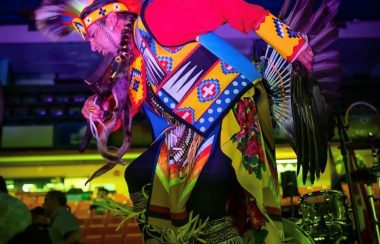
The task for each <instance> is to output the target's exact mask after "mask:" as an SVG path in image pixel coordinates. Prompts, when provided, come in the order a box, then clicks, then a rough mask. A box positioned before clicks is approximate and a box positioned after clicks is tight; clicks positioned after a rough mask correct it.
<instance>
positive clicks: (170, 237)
mask: <svg viewBox="0 0 380 244" xmlns="http://www.w3.org/2000/svg"><path fill="white" fill-rule="evenodd" d="M207 222H208V218H207V219H206V220H204V221H202V220H201V219H200V218H199V215H196V216H194V217H193V212H190V213H189V222H188V223H187V224H185V225H183V226H181V227H179V228H176V229H175V228H163V227H157V226H151V225H146V228H145V230H146V233H148V234H149V235H150V236H152V237H153V238H155V239H158V240H159V241H160V242H161V243H170V244H188V243H190V241H192V240H197V241H199V242H201V243H207V242H206V241H205V240H204V239H202V238H200V237H199V236H200V235H202V234H204V232H203V231H202V229H203V228H204V227H205V226H206V225H207ZM150 231H154V232H158V233H161V238H158V237H156V236H154V235H153V234H150Z"/></svg>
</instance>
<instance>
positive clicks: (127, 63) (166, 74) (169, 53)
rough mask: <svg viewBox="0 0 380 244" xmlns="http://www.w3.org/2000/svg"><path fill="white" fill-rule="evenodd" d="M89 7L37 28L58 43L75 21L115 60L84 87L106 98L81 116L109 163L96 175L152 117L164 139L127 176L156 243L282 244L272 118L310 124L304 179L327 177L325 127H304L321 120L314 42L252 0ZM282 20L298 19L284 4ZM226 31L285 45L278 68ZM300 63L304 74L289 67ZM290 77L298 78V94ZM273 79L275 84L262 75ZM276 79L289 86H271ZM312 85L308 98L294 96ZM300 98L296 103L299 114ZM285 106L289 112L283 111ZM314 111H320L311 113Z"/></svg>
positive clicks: (47, 13) (105, 0)
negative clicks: (115, 142) (134, 128)
mask: <svg viewBox="0 0 380 244" xmlns="http://www.w3.org/2000/svg"><path fill="white" fill-rule="evenodd" d="M307 2H308V1H300V2H298V3H297V4H296V6H295V8H293V10H292V11H290V14H289V16H291V17H289V18H288V22H289V23H293V24H294V25H297V24H299V22H300V21H299V19H298V18H300V17H301V18H302V15H303V13H304V12H307V13H308V14H309V15H311V12H310V11H305V9H306V10H310V8H311V7H310V4H308V3H307ZM79 3H80V1H71V2H63V3H60V1H46V2H44V3H43V6H42V7H41V8H40V9H39V10H38V11H37V12H36V20H37V25H38V27H39V29H40V30H41V31H42V32H44V33H46V34H48V35H50V36H52V37H53V38H58V37H60V36H62V35H65V34H67V33H68V32H69V31H70V30H71V24H72V26H73V28H74V29H75V30H76V31H78V32H79V33H80V35H81V36H82V37H83V38H84V39H85V40H87V41H88V42H89V43H90V45H91V48H92V51H94V52H99V53H100V54H102V55H104V56H107V57H106V59H105V62H104V63H103V64H102V65H101V67H100V68H99V69H98V70H97V72H95V74H94V76H92V77H90V78H89V79H88V80H86V82H87V83H88V84H89V85H90V86H91V87H92V88H93V90H94V91H95V92H96V93H97V94H96V95H94V96H91V97H89V98H88V99H87V101H86V102H85V104H84V107H83V109H82V113H83V115H84V117H86V119H88V121H89V123H90V124H91V125H92V127H91V128H92V131H93V134H94V135H95V136H96V137H97V139H98V144H97V145H98V149H99V152H100V153H101V154H102V155H103V156H104V157H105V158H106V159H107V160H108V163H107V164H106V165H105V166H104V167H102V168H101V169H99V170H98V171H97V172H95V173H94V175H93V176H92V177H91V179H92V178H93V177H96V176H99V175H101V174H102V173H104V172H106V171H107V170H109V169H111V168H112V167H114V165H116V164H117V163H125V162H123V160H122V156H123V155H124V154H125V153H126V152H127V149H128V148H129V146H130V141H131V131H130V127H131V120H132V117H133V116H134V115H135V114H136V113H137V112H138V111H139V110H142V111H143V112H144V113H145V115H146V116H147V118H148V119H149V121H150V123H151V125H152V134H153V138H154V142H153V143H152V145H151V146H149V147H148V149H147V150H146V151H145V152H144V153H142V155H141V156H139V157H138V158H137V159H136V160H134V161H133V162H131V163H130V164H129V165H127V168H126V171H125V179H126V182H127V184H128V189H129V193H130V197H131V199H132V201H133V209H130V210H128V211H127V210H125V211H126V212H128V214H129V215H130V216H137V220H138V222H139V223H140V226H141V229H142V231H143V236H144V240H145V241H146V243H155V242H158V243H262V242H266V243H278V242H280V241H281V239H282V238H283V231H282V223H281V209H280V205H279V189H278V181H277V171H276V164H275V155H274V140H273V135H272V130H273V126H272V125H273V122H274V121H275V120H276V121H277V122H278V123H279V125H280V126H281V127H283V128H285V129H289V123H291V124H293V123H294V125H296V126H297V125H306V126H304V127H302V130H301V131H294V130H293V131H290V132H289V133H288V135H289V137H290V138H291V139H292V140H293V141H292V142H293V145H294V146H295V148H297V151H298V152H299V157H300V158H299V161H300V162H301V164H302V165H303V169H304V172H303V173H304V177H306V176H305V175H306V174H307V172H308V171H310V175H311V176H312V177H314V176H315V175H317V176H318V175H319V173H320V172H321V171H323V169H324V166H323V162H320V163H322V165H319V164H318V161H314V159H313V160H311V157H310V155H314V156H315V155H319V156H320V155H322V157H323V155H324V152H323V148H322V149H320V148H316V150H317V151H314V150H313V149H314V148H313V149H311V150H305V148H309V146H310V145H314V144H315V143H316V142H315V141H314V139H315V136H316V135H317V134H316V133H318V132H320V131H321V130H319V129H320V128H319V127H318V126H320V125H319V124H317V123H316V124H311V123H307V122H306V120H309V121H310V118H311V119H316V111H315V110H314V109H315V107H314V105H313V104H312V105H310V103H313V101H314V100H313V99H315V98H314V97H315V95H314V93H313V85H312V84H311V83H310V82H309V80H308V81H307V82H303V81H304V79H305V77H306V78H308V79H309V78H310V76H309V73H308V72H313V64H315V62H313V55H314V54H313V51H312V45H310V43H309V42H308V38H307V37H306V35H302V34H300V33H298V32H296V31H295V30H293V29H292V28H291V27H290V26H289V25H287V24H285V23H284V22H283V21H282V20H280V19H279V18H277V17H275V16H273V15H272V14H271V13H269V12H268V11H267V10H265V9H263V8H262V7H260V6H258V5H254V4H249V3H247V2H245V1H242V0H234V1H232V2H231V1H225V0H222V1H215V0H206V1H199V0H189V1H187V0H186V1H178V0H152V1H146V2H144V4H143V5H141V4H140V3H139V2H137V1H136V0H123V1H114V0H95V1H94V2H93V3H91V4H89V5H85V6H80V4H79ZM337 5H338V4H337V1H332V0H331V1H326V2H324V5H323V6H322V7H321V8H320V9H319V11H321V9H324V10H328V11H329V12H328V14H327V16H326V15H325V16H324V17H323V18H326V21H321V20H319V21H318V25H321V26H319V27H318V28H323V25H325V24H327V23H330V22H331V16H334V15H335V13H336V8H337ZM75 10H77V12H75ZM282 12H284V13H285V12H288V11H287V5H286V4H285V7H284V8H283V10H282ZM322 12H323V11H322ZM57 13H58V14H57ZM64 13H66V15H64V16H61V14H64ZM67 13H69V14H67ZM284 13H282V14H280V15H284ZM303 17H305V16H303ZM308 17H311V16H308ZM315 18H317V17H315ZM295 19H298V20H295ZM316 22H317V21H316V19H313V18H311V21H310V22H309V24H310V26H308V28H309V29H310V30H315V29H314V27H315V25H316ZM224 23H229V24H230V25H231V26H232V27H234V28H236V29H238V30H240V31H242V32H245V33H246V32H248V31H250V30H254V31H255V32H256V33H257V34H258V35H259V36H260V37H261V38H263V39H264V40H265V41H266V42H267V43H268V44H269V45H271V46H272V47H273V48H274V49H275V50H271V51H269V52H270V53H272V54H273V55H271V56H268V55H265V56H264V57H263V63H262V64H261V65H259V66H261V67H264V66H266V67H268V68H262V69H259V70H258V69H256V67H255V66H254V65H253V64H252V63H251V62H250V61H248V60H247V59H245V57H243V56H242V55H241V54H240V53H239V52H238V51H236V50H235V49H234V48H232V47H231V46H229V45H228V44H227V43H225V42H224V41H223V40H222V39H220V38H218V37H217V36H216V35H214V34H213V33H212V32H210V31H213V30H215V29H216V28H218V27H219V26H221V25H222V24H224ZM65 24H66V25H65ZM67 24H68V25H67ZM313 26H314V27H313ZM310 30H307V31H305V33H307V32H308V31H310ZM319 37H320V36H319ZM309 41H310V40H309ZM324 48H325V47H323V48H320V49H319V50H317V52H316V54H317V53H319V52H320V51H321V50H323V49H324ZM274 60H275V62H274ZM290 63H293V66H294V67H295V69H294V72H293V71H289V69H288V68H289V67H291V66H292V65H290ZM284 64H288V65H287V66H284ZM286 67H288V68H286ZM268 70H269V71H268ZM283 70H284V72H287V73H289V72H290V73H291V75H292V76H293V77H297V78H299V82H297V81H296V82H295V84H298V87H296V88H294V89H293V90H292V94H288V92H289V86H288V84H287V82H289V77H286V75H285V74H284V72H282V71H283ZM292 72H293V73H292ZM265 73H266V75H264V78H266V77H267V78H268V80H272V81H273V82H272V83H271V82H268V81H266V80H264V79H262V77H263V75H262V74H265ZM272 73H273V74H275V75H274V76H273V75H268V74H272ZM276 77H277V78H280V85H276V81H275V80H273V78H275V79H276ZM278 83H279V82H277V84H278ZM310 84H311V85H310ZM274 86H277V87H280V88H281V87H282V88H283V90H282V92H281V91H280V92H279V93H278V92H273V91H274V90H275V89H274ZM304 88H305V89H307V92H310V93H309V94H306V93H307V92H306V90H305V91H302V92H298V93H296V94H295V95H294V93H295V92H296V91H301V90H302V89H304ZM280 90H281V89H280ZM305 92H306V93H305ZM305 94H306V95H305ZM290 95H292V96H293V95H294V96H295V97H294V99H293V102H294V101H296V102H298V104H296V105H297V106H296V105H294V104H293V106H291V105H292V104H291V103H290V101H289V96H290ZM276 99H280V100H281V102H278V101H276ZM302 99H306V100H304V104H303V103H302V102H301V101H300V100H302ZM276 104H277V105H276ZM278 104H280V106H281V109H282V108H283V109H284V110H283V111H280V112H278V107H276V106H278ZM290 107H292V108H294V112H295V113H292V109H289V108H290ZM310 108H312V109H313V110H312V112H310V113H309V114H304V113H303V112H308V111H310ZM305 109H306V111H304V110H305ZM293 115H294V118H295V119H294V121H291V119H293ZM309 115H312V116H311V117H310V116H309ZM314 122H315V121H314ZM118 125H122V126H123V129H124V137H125V138H124V143H123V145H122V146H121V147H120V148H119V149H118V150H117V151H116V152H113V151H110V150H108V148H107V140H108V136H109V135H110V133H112V131H114V130H115V129H117V127H118ZM302 133H303V135H304V137H305V135H310V137H307V138H309V139H304V141H303V143H301V142H300V141H299V140H298V138H302V135H301V134H302ZM313 136H314V137H313ZM320 138H321V139H318V140H323V139H324V137H323V136H320ZM306 140H307V141H306ZM317 142H319V141H317ZM311 143H314V144H311ZM322 146H323V144H322ZM311 152H313V153H311ZM305 168H306V170H305ZM124 209H125V208H124Z"/></svg>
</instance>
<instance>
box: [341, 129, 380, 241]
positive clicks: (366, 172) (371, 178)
mask: <svg viewBox="0 0 380 244" xmlns="http://www.w3.org/2000/svg"><path fill="white" fill-rule="evenodd" d="M379 146H380V140H374V139H373V137H372V136H371V135H370V136H369V138H368V139H367V140H365V141H357V142H352V143H350V144H349V146H348V147H349V150H351V151H354V150H355V149H356V150H359V149H369V148H371V149H372V156H373V167H371V168H364V169H358V170H356V171H354V172H353V173H351V176H352V177H353V178H354V181H358V182H361V183H363V184H364V185H365V189H366V193H367V197H368V203H369V208H370V211H371V218H372V222H373V224H374V229H375V233H376V240H377V243H378V244H380V222H379V219H378V217H377V212H376V207H375V199H374V196H373V191H372V183H377V184H378V185H379V187H380V165H379V155H378V151H379V149H378V148H379Z"/></svg>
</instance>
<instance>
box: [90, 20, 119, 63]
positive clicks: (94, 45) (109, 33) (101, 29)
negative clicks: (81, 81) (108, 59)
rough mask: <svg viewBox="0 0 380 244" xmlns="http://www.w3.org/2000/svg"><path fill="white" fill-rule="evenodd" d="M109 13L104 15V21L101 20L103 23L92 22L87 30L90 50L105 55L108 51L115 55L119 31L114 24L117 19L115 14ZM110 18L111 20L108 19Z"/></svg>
mask: <svg viewBox="0 0 380 244" xmlns="http://www.w3.org/2000/svg"><path fill="white" fill-rule="evenodd" d="M111 14H112V13H111ZM111 14H109V15H108V16H107V17H106V20H105V22H104V21H103V22H104V23H100V22H98V23H94V24H93V25H91V26H90V28H88V30H87V31H88V33H87V34H88V40H89V42H90V45H91V50H92V51H93V52H98V53H100V54H101V55H103V56H106V55H107V54H108V53H113V54H115V55H116V53H117V46H119V43H120V36H121V31H120V29H119V28H117V26H116V23H117V21H118V20H117V16H116V14H115V15H112V17H110V16H111ZM111 18H112V19H113V20H110V19H111ZM115 18H116V19H115Z"/></svg>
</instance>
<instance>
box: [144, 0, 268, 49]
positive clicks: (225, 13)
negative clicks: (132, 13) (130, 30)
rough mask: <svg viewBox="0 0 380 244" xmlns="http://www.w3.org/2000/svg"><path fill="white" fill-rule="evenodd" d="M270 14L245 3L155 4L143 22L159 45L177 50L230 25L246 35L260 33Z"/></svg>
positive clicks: (184, 0) (174, 0)
mask: <svg viewBox="0 0 380 244" xmlns="http://www.w3.org/2000/svg"><path fill="white" fill-rule="evenodd" d="M267 13H268V11H267V10H265V9H264V8H262V7H260V6H258V5H254V4H250V3H247V2H245V1H244V0H202V1H201V0H153V1H152V2H151V3H150V4H149V5H148V6H147V8H146V10H145V14H144V18H145V21H146V23H147V25H148V27H149V29H150V30H151V32H152V34H153V36H154V37H155V38H156V39H157V41H158V42H159V43H160V44H162V45H164V46H178V45H181V44H184V43H186V42H189V41H193V40H195V39H196V37H197V36H199V35H200V34H204V33H207V32H210V31H214V30H215V29H217V28H218V27H219V26H221V25H223V24H225V23H227V22H228V23H229V24H230V25H231V26H232V27H234V28H236V29H238V30H240V31H242V32H244V33H247V32H249V31H250V30H251V29H254V30H255V29H257V26H258V25H259V24H260V23H261V22H262V21H263V20H264V18H265V15H266V14H267Z"/></svg>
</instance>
